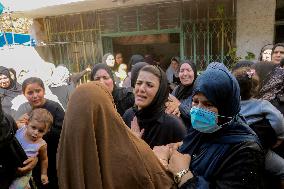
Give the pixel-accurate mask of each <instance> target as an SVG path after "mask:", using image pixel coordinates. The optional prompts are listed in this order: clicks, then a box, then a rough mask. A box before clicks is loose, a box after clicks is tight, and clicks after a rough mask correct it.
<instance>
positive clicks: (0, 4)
mask: <svg viewBox="0 0 284 189" xmlns="http://www.w3.org/2000/svg"><path fill="white" fill-rule="evenodd" d="M3 11H4V6H3V5H2V3H0V14H2V13H3Z"/></svg>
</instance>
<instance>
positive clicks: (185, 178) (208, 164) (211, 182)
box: [154, 63, 264, 189]
mask: <svg viewBox="0 0 284 189" xmlns="http://www.w3.org/2000/svg"><path fill="white" fill-rule="evenodd" d="M239 111H240V89H239V85H238V83H237V81H236V79H235V78H234V77H233V76H232V75H231V74H230V72H229V71H228V70H227V68H226V67H225V66H224V65H223V64H220V63H212V64H210V65H209V66H208V68H207V69H206V71H205V72H204V73H203V74H201V75H200V76H199V77H198V78H197V79H196V81H195V85H194V89H193V97H192V108H191V110H190V116H191V124H192V129H191V131H190V133H189V135H188V136H187V137H186V138H185V139H184V140H183V142H182V143H180V144H182V145H181V146H179V145H180V144H179V145H178V144H176V145H168V146H162V147H156V148H154V151H155V153H156V155H157V156H158V157H159V158H160V159H162V160H163V161H164V163H165V162H167V161H168V163H169V164H168V168H169V171H171V172H172V173H173V175H174V179H175V182H176V183H177V184H178V186H179V188H185V189H188V188H200V189H201V188H202V189H206V188H224V189H231V188H236V189H237V188H238V189H239V188H242V189H244V188H254V189H255V188H261V187H262V184H261V181H262V180H261V179H262V178H261V175H262V170H263V164H264V154H263V150H262V147H261V146H260V144H259V142H258V139H257V137H256V135H255V134H254V132H253V131H252V130H251V129H250V128H249V127H248V126H246V124H245V123H244V120H242V118H241V117H240V116H239ZM177 146H179V148H178V151H177V150H176V147H177ZM165 160H166V161H165Z"/></svg>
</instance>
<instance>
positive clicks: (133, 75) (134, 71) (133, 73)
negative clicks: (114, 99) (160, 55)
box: [131, 62, 149, 88]
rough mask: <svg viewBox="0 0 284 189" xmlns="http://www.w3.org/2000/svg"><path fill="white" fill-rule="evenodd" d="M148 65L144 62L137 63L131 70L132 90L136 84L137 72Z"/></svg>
mask: <svg viewBox="0 0 284 189" xmlns="http://www.w3.org/2000/svg"><path fill="white" fill-rule="evenodd" d="M147 65H149V64H148V63H146V62H138V63H136V64H135V65H133V66H132V68H131V87H132V88H134V87H135V84H136V80H137V77H138V74H139V71H140V70H141V69H142V68H143V67H144V66H147Z"/></svg>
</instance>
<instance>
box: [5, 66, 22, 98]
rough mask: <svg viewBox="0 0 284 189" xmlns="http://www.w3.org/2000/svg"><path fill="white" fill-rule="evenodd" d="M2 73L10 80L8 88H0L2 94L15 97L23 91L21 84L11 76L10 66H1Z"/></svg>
mask: <svg viewBox="0 0 284 189" xmlns="http://www.w3.org/2000/svg"><path fill="white" fill-rule="evenodd" d="M0 75H5V76H7V77H8V78H9V80H10V86H9V87H8V88H0V94H1V95H3V96H9V97H12V98H14V97H16V96H18V95H19V94H21V93H22V88H21V86H20V84H18V83H17V82H15V81H14V80H13V79H12V78H11V75H10V72H9V69H8V68H6V67H3V66H0Z"/></svg>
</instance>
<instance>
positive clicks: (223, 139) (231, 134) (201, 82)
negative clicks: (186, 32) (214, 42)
mask: <svg viewBox="0 0 284 189" xmlns="http://www.w3.org/2000/svg"><path fill="white" fill-rule="evenodd" d="M198 92H201V93H202V94H204V95H205V96H206V98H207V99H208V100H209V101H210V102H211V103H212V104H213V105H214V106H216V107H217V109H218V114H219V115H222V116H227V117H228V116H229V117H234V118H232V119H231V121H229V122H227V123H226V124H225V125H223V126H222V128H221V129H220V130H218V131H216V132H214V133H210V134H208V133H201V132H199V131H197V130H195V129H191V130H190V132H189V134H188V136H187V137H186V138H185V139H184V141H183V145H182V146H181V148H180V149H179V150H180V151H181V152H182V153H189V154H191V155H193V154H194V153H195V152H196V151H197V150H198V149H200V147H201V145H203V144H204V143H209V144H212V145H214V144H219V145H216V151H217V150H218V151H219V155H220V156H219V157H216V159H218V158H221V157H222V156H223V155H224V154H225V152H226V151H227V147H229V144H235V143H241V142H244V141H254V142H255V141H257V139H256V136H255V134H254V132H253V131H252V130H251V129H250V128H249V127H248V126H247V125H246V124H245V122H244V120H243V119H242V118H241V117H240V116H239V111H240V88H239V85H238V82H237V80H236V79H235V77H234V76H232V74H231V73H230V72H229V70H228V69H227V68H226V67H225V66H224V65H223V64H221V63H211V64H209V65H208V67H207V69H206V70H205V71H204V72H203V73H202V74H201V75H199V76H198V77H197V79H196V81H195V84H194V89H193V94H192V96H194V95H195V94H197V93H198ZM226 144H227V145H226ZM225 145H226V146H225ZM225 147H226V148H225ZM212 153H213V152H212ZM209 154H210V153H208V155H209ZM192 163H195V162H192ZM193 166H195V165H193ZM196 166H198V165H196Z"/></svg>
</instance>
